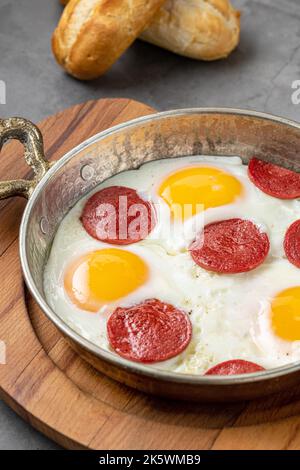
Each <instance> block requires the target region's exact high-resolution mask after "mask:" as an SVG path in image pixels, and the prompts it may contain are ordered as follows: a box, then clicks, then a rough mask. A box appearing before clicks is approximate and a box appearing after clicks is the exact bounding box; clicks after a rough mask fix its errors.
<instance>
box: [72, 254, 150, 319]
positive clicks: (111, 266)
mask: <svg viewBox="0 0 300 470" xmlns="http://www.w3.org/2000/svg"><path fill="white" fill-rule="evenodd" d="M148 274H149V272H148V266H147V265H146V264H145V262H144V261H143V260H142V259H141V258H140V257H139V256H137V255H136V254H134V253H131V252H130V251H126V250H120V249H117V248H105V249H103V250H98V251H93V252H91V253H87V254H85V255H83V256H81V257H80V258H78V259H77V260H76V261H74V262H73V263H71V265H69V266H68V268H67V270H66V272H65V277H64V287H65V291H66V292H67V294H68V296H69V298H70V299H71V301H72V302H73V303H74V304H75V305H76V306H77V307H79V308H80V309H83V310H88V311H90V312H98V310H99V309H100V308H101V307H102V306H103V305H105V304H107V303H110V302H113V301H115V300H118V299H121V298H122V297H125V296H126V295H128V294H130V293H131V292H133V291H134V290H136V289H137V288H138V287H140V286H142V285H143V284H144V283H145V282H146V281H147V279H148Z"/></svg>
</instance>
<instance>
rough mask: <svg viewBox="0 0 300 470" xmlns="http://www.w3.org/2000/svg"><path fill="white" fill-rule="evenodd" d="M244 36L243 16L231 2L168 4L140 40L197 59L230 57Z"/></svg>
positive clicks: (186, 0)
mask: <svg viewBox="0 0 300 470" xmlns="http://www.w3.org/2000/svg"><path fill="white" fill-rule="evenodd" d="M239 36H240V13H239V12H238V11H236V10H235V9H234V8H233V7H232V6H231V4H230V2H229V0H167V1H166V2H165V4H164V5H163V6H162V8H161V9H160V10H159V11H158V12H157V13H156V15H155V16H154V18H153V20H152V23H151V25H150V26H149V27H148V28H147V29H146V30H145V31H144V32H143V33H142V35H141V36H140V37H141V38H142V39H144V40H145V41H148V42H151V43H152V44H155V45H157V46H160V47H164V48H165V49H168V50H170V51H172V52H176V53H177V54H181V55H184V56H187V57H191V58H193V59H202V60H214V59H221V58H223V57H226V56H228V54H230V52H231V51H232V50H233V49H234V48H235V47H236V46H237V44H238V42H239Z"/></svg>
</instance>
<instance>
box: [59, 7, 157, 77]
mask: <svg viewBox="0 0 300 470" xmlns="http://www.w3.org/2000/svg"><path fill="white" fill-rule="evenodd" d="M163 3H164V0H146V1H145V0H70V1H69V2H68V4H67V6H66V8H65V9H64V11H63V14H62V17H61V19H60V22H59V24H58V26H57V28H56V30H55V31H54V34H53V38H52V48H53V52H54V55H55V57H56V59H57V61H58V62H59V64H61V65H62V66H63V67H64V68H65V70H67V71H68V72H69V73H70V74H71V75H73V76H74V77H77V78H80V79H85V80H89V79H92V78H96V77H99V76H100V75H102V74H103V73H104V72H105V71H106V70H107V69H109V68H110V67H111V65H113V63H114V62H115V61H116V60H117V59H118V58H119V57H120V55H121V54H122V53H123V52H124V51H125V50H126V49H127V48H128V47H129V46H130V44H131V43H132V42H133V41H134V40H135V39H136V37H137V36H138V35H139V34H140V33H141V32H142V31H143V30H144V29H145V28H146V27H147V26H148V25H149V24H150V22H151V20H152V18H153V16H154V15H155V13H156V12H157V11H158V9H159V8H160V7H161V6H162V4H163Z"/></svg>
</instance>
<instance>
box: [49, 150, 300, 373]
mask: <svg viewBox="0 0 300 470" xmlns="http://www.w3.org/2000/svg"><path fill="white" fill-rule="evenodd" d="M110 186H126V187H129V188H133V189H135V190H136V191H137V192H138V194H139V195H140V197H141V198H142V199H144V200H146V201H149V202H151V203H152V204H153V206H154V208H155V213H156V218H157V221H156V225H155V228H154V229H153V230H152V232H151V233H150V234H149V235H148V237H147V238H145V239H144V240H142V241H139V242H137V243H134V244H131V245H126V247H124V246H116V245H110V244H108V243H104V242H100V241H98V240H96V239H94V238H92V237H91V236H90V235H88V233H87V232H86V231H85V229H84V227H83V226H82V224H81V222H80V216H81V213H82V210H83V207H84V205H85V203H86V201H87V200H88V198H89V197H91V195H92V194H94V193H95V192H97V191H99V190H100V189H103V188H106V187H110ZM299 214H300V202H299V200H297V199H294V200H280V199H276V198H273V197H271V196H268V195H267V194H265V193H263V192H262V191H260V190H259V189H258V188H257V187H256V186H255V185H254V184H253V183H252V182H251V181H250V180H249V178H248V175H247V166H246V165H244V164H243V163H242V160H241V159H240V158H239V157H210V156H193V157H182V158H173V159H163V160H159V161H154V162H150V163H146V164H144V165H142V166H141V167H140V168H139V169H138V170H130V171H126V172H123V173H120V174H118V175H116V176H114V177H112V178H110V179H108V180H106V181H105V182H104V183H102V184H100V185H99V186H97V187H96V188H95V189H94V190H93V191H92V192H90V193H89V194H87V195H86V196H84V197H83V198H82V199H81V200H80V201H79V202H78V203H77V204H76V205H75V206H74V207H73V208H72V209H71V210H70V212H69V213H68V214H67V215H66V216H65V218H64V219H63V221H62V222H61V224H60V226H59V228H58V230H57V233H56V235H55V237H54V240H53V244H52V248H51V252H50V255H49V259H48V262H47V264H46V267H45V272H44V291H45V295H46V298H47V301H48V303H49V305H50V306H51V307H52V309H53V310H54V311H55V312H56V313H57V315H59V316H60V317H61V318H62V319H63V321H64V322H65V323H67V324H68V325H69V326H70V327H71V328H73V329H74V330H75V331H76V332H78V333H79V334H80V335H82V336H83V337H85V338H86V339H88V340H89V341H91V342H92V343H94V344H96V345H98V346H100V347H101V348H104V349H107V350H110V346H109V342H108V339H107V333H106V322H107V319H108V318H109V316H110V315H111V313H112V312H113V311H114V309H115V308H116V307H118V306H124V307H126V306H131V305H135V304H138V303H139V302H142V301H143V300H145V299H148V298H158V299H159V300H161V301H164V302H168V303H171V304H172V305H174V306H175V307H177V308H180V309H182V310H183V311H185V312H186V313H187V314H188V315H189V317H190V320H191V323H192V327H193V335H192V341H191V343H190V345H189V346H188V348H187V349H186V351H184V352H183V353H181V354H180V355H178V357H176V358H173V359H171V360H168V361H165V362H161V363H156V364H152V365H149V367H157V368H164V369H167V370H173V371H176V372H178V373H189V374H203V373H205V371H206V370H207V369H208V368H210V367H211V366H213V365H215V364H217V363H219V362H222V361H226V360H229V359H237V358H238V359H245V360H248V361H252V362H256V363H258V364H260V365H261V366H263V367H265V368H272V367H277V366H281V365H284V364H288V363H291V362H295V361H298V360H300V327H299V325H300V313H299V314H298V312H300V310H299V309H300V280H299V279H300V276H299V275H300V272H299V269H298V268H296V267H295V266H293V265H291V263H290V262H289V261H288V260H287V259H286V256H285V254H284V249H283V239H284V235H285V232H286V230H287V228H288V227H289V225H290V224H291V223H292V222H294V221H295V220H297V219H298V218H299ZM231 218H242V219H243V218H246V219H249V220H251V221H253V222H254V223H255V224H256V225H257V226H258V227H259V228H260V229H261V230H262V231H264V232H266V233H267V235H268V237H269V240H270V251H269V254H268V256H267V258H266V260H265V261H264V263H263V264H262V265H261V266H259V267H258V268H256V269H254V270H252V271H250V272H246V273H241V274H217V273H213V272H209V271H207V270H205V269H202V268H201V267H199V266H197V265H196V264H195V262H194V261H193V260H192V258H191V256H190V253H189V250H188V248H189V246H190V244H191V242H192V241H193V240H194V239H195V236H196V235H197V234H198V233H199V232H200V231H201V230H202V228H203V226H204V225H206V224H208V223H212V222H216V221H220V220H224V219H231Z"/></svg>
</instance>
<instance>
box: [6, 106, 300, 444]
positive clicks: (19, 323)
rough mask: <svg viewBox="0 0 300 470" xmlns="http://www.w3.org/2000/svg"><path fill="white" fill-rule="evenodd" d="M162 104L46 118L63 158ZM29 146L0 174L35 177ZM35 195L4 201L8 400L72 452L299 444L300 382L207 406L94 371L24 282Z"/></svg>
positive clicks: (48, 138)
mask: <svg viewBox="0 0 300 470" xmlns="http://www.w3.org/2000/svg"><path fill="white" fill-rule="evenodd" d="M152 112H153V110H152V109H151V108H149V107H148V106H145V105H143V104H141V103H137V102H135V101H131V100H127V99H118V100H100V101H90V102H87V103H84V104H81V105H78V106H74V107H73V108H70V109H68V110H66V111H63V112H62V113H59V114H57V115H55V116H51V117H49V118H47V119H45V120H44V121H42V122H41V123H40V128H41V130H42V132H43V134H44V139H45V151H46V156H47V158H48V159H50V160H57V159H58V158H60V157H61V156H63V155H64V154H65V153H66V152H67V151H68V150H70V149H71V148H72V147H74V146H75V145H77V144H79V143H80V142H82V141H83V140H85V139H86V138H88V137H90V136H91V135H93V134H95V133H97V132H99V131H101V130H103V129H105V128H108V127H110V126H112V125H115V124H117V123H120V122H122V121H126V120H128V119H132V118H134V117H137V116H141V115H144V114H149V113H152ZM29 176H30V172H29V170H28V167H26V165H25V163H24V162H23V159H22V149H21V146H20V145H19V144H17V143H10V144H9V145H7V147H5V148H4V149H3V151H2V153H1V156H0V178H1V180H2V179H3V180H4V179H8V178H15V177H18V178H23V177H29ZM25 204H26V201H24V200H22V199H17V198H15V199H11V200H7V201H2V202H0V213H1V218H0V278H1V283H0V299H1V300H0V341H4V342H5V344H6V351H7V363H6V364H5V365H0V392H1V396H2V398H3V399H4V400H5V401H6V402H7V403H8V404H9V405H10V406H11V407H12V408H13V409H14V410H15V411H16V412H17V413H19V414H20V415H21V416H22V417H23V418H24V419H26V420H27V421H29V422H30V423H31V424H32V425H33V426H35V427H36V428H37V429H39V430H40V431H41V432H43V433H44V434H46V435H47V436H48V437H50V438H51V439H54V440H55V441H56V442H58V443H59V444H61V445H62V446H64V447H66V448H69V449H82V448H85V449H86V448H88V449H297V448H299V447H300V387H298V388H297V389H293V390H291V391H289V392H287V393H285V394H281V395H276V396H273V397H270V398H268V399H262V400H257V401H252V402H249V403H247V402H244V403H233V404H224V405H223V404H216V405H205V404H203V405H201V404H198V405H197V404H194V403H192V404H190V403H182V402H175V401H174V402H172V401H170V400H164V399H158V398H153V397H150V396H147V395H144V394H142V393H139V392H136V391H133V390H131V389H129V388H127V387H125V386H123V385H120V384H118V383H116V382H114V381H112V380H110V379H108V378H106V377H105V376H103V375H101V374H100V373H98V372H97V371H95V370H94V369H93V368H92V367H91V366H90V365H88V364H87V363H86V362H84V361H83V360H82V359H81V358H80V357H79V356H77V354H76V353H74V352H73V350H72V349H70V347H69V346H68V345H67V343H66V341H65V340H64V339H63V338H62V336H61V335H60V333H59V332H58V331H57V330H56V329H55V327H54V326H53V325H52V324H51V323H50V322H49V321H48V320H47V319H46V317H45V316H44V315H43V313H42V312H41V311H40V310H39V308H38V307H37V305H36V304H35V302H34V301H33V299H32V298H31V296H30V295H29V294H28V292H27V290H26V288H25V287H24V283H23V279H22V273H21V269H20V263H19V253H18V229H19V224H20V219H21V215H22V211H23V209H24V206H25Z"/></svg>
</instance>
